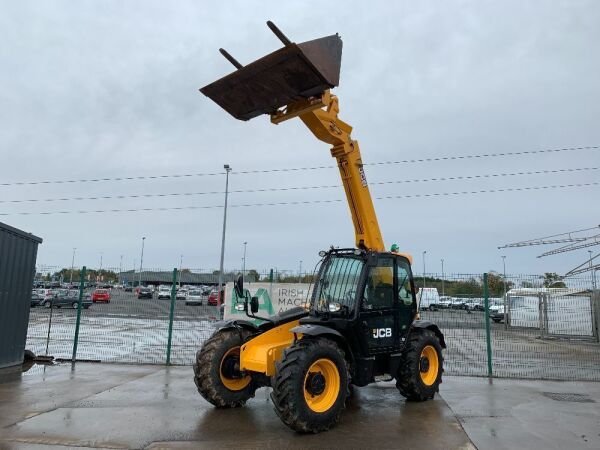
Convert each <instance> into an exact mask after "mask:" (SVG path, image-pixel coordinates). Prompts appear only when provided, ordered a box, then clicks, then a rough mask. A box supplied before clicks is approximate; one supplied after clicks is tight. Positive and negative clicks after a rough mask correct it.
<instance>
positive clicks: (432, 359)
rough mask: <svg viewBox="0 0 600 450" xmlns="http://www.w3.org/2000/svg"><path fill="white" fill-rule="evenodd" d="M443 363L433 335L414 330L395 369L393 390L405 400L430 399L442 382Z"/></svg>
mask: <svg viewBox="0 0 600 450" xmlns="http://www.w3.org/2000/svg"><path fill="white" fill-rule="evenodd" d="M443 363H444V358H443V357H442V347H441V345H440V342H439V340H438V338H437V336H436V335H435V333H434V332H433V331H431V330H423V329H415V330H413V331H412V332H411V335H410V337H409V340H408V344H407V348H406V350H405V351H404V356H403V361H402V363H401V364H400V368H399V369H398V374H397V376H396V387H397V388H398V390H399V391H400V393H401V394H402V395H403V396H404V397H406V398H407V399H408V400H414V401H423V400H427V399H431V398H433V397H434V396H435V393H436V392H438V391H439V385H440V383H441V382H442V372H443V371H444V369H443Z"/></svg>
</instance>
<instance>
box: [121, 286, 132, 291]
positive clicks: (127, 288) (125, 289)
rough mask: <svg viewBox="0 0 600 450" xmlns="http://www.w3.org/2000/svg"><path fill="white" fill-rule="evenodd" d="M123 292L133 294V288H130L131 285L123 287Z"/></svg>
mask: <svg viewBox="0 0 600 450" xmlns="http://www.w3.org/2000/svg"><path fill="white" fill-rule="evenodd" d="M123 290H124V291H125V292H133V286H131V285H127V286H125V287H124V288H123Z"/></svg>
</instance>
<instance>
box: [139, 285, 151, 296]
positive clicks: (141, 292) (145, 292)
mask: <svg viewBox="0 0 600 450" xmlns="http://www.w3.org/2000/svg"><path fill="white" fill-rule="evenodd" d="M152 297H153V295H152V289H150V288H147V287H142V288H140V289H139V290H138V294H137V298H138V299H141V298H152Z"/></svg>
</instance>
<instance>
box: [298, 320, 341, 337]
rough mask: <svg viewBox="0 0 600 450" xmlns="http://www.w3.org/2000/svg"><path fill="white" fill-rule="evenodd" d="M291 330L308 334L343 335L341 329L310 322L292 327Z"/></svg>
mask: <svg viewBox="0 0 600 450" xmlns="http://www.w3.org/2000/svg"><path fill="white" fill-rule="evenodd" d="M290 331H291V332H292V333H296V334H306V335H308V336H324V335H333V336H337V337H342V334H341V333H340V332H339V331H337V330H334V329H333V328H329V327H324V326H323V325H312V324H308V323H307V324H304V325H298V326H297V327H294V328H291V329H290Z"/></svg>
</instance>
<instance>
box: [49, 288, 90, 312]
mask: <svg viewBox="0 0 600 450" xmlns="http://www.w3.org/2000/svg"><path fill="white" fill-rule="evenodd" d="M78 304H79V291H60V292H58V293H57V294H56V295H55V296H54V297H52V298H49V299H45V300H44V301H43V302H42V306H44V307H45V308H51V307H53V308H63V307H65V308H73V309H77V307H78ZM91 304H92V301H91V300H90V294H84V296H83V298H82V299H81V307H82V308H84V309H88V308H89V307H90V305H91Z"/></svg>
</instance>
